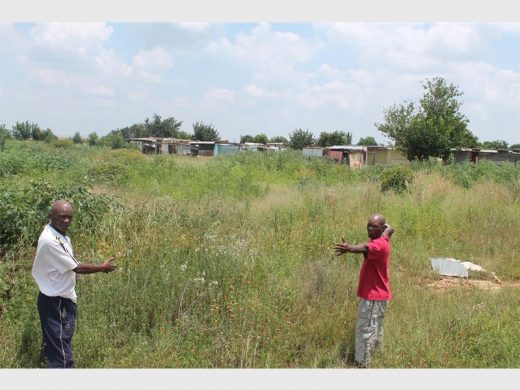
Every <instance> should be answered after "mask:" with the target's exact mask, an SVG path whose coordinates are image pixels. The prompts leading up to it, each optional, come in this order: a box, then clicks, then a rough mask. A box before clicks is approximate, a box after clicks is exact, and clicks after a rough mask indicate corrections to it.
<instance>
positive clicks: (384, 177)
mask: <svg viewBox="0 0 520 390" xmlns="http://www.w3.org/2000/svg"><path fill="white" fill-rule="evenodd" d="M412 180H413V171H412V170H411V169H410V168H409V167H405V166H396V167H391V168H388V169H385V170H384V171H383V172H382V173H381V191H382V192H386V191H389V190H393V191H395V192H397V193H402V192H405V191H409V187H410V184H411V183H412Z"/></svg>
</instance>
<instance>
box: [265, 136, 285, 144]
mask: <svg viewBox="0 0 520 390" xmlns="http://www.w3.org/2000/svg"><path fill="white" fill-rule="evenodd" d="M269 142H272V143H277V144H284V145H287V144H289V140H288V139H287V138H285V137H283V136H281V135H276V136H274V137H271V139H270V140H269Z"/></svg>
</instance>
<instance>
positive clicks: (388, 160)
mask: <svg viewBox="0 0 520 390" xmlns="http://www.w3.org/2000/svg"><path fill="white" fill-rule="evenodd" d="M366 148H367V164H368V165H384V166H391V165H406V164H410V162H409V161H408V159H407V158H406V156H405V155H404V154H403V153H401V152H400V151H399V150H397V149H395V148H392V147H389V146H367V147H366Z"/></svg>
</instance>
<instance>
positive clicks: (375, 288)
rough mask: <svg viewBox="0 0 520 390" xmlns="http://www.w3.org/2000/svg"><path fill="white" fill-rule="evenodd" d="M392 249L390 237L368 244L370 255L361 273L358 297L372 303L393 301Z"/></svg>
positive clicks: (374, 240)
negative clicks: (390, 265) (391, 289)
mask: <svg viewBox="0 0 520 390" xmlns="http://www.w3.org/2000/svg"><path fill="white" fill-rule="evenodd" d="M391 251H392V247H391V246H390V242H389V241H388V237H379V238H375V239H373V240H371V241H370V242H369V243H368V253H367V254H365V255H364V257H365V259H364V261H363V265H362V267H361V271H360V273H359V285H358V291H357V296H358V297H360V298H364V299H367V300H371V301H379V300H381V301H387V300H390V299H392V292H391V291H390V277H389V270H388V266H389V264H390V252H391Z"/></svg>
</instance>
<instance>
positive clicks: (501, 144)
mask: <svg viewBox="0 0 520 390" xmlns="http://www.w3.org/2000/svg"><path fill="white" fill-rule="evenodd" d="M478 146H479V147H481V148H482V149H507V148H508V145H507V142H506V141H502V140H496V141H484V142H480V143H479V145H478Z"/></svg>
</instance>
